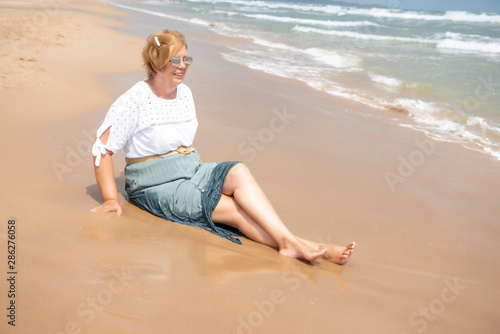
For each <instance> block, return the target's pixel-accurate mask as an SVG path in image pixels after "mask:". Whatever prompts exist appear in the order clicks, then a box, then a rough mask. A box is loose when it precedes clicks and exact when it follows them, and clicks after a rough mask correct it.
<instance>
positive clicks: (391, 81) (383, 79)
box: [368, 72, 403, 87]
mask: <svg viewBox="0 0 500 334" xmlns="http://www.w3.org/2000/svg"><path fill="white" fill-rule="evenodd" d="M368 76H369V77H370V79H371V80H372V81H373V82H376V83H379V84H383V85H386V86H389V87H399V86H401V85H402V84H403V82H402V81H401V80H399V79H396V78H392V77H387V76H384V75H379V74H375V73H372V72H368Z"/></svg>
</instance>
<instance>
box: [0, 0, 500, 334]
mask: <svg viewBox="0 0 500 334" xmlns="http://www.w3.org/2000/svg"><path fill="white" fill-rule="evenodd" d="M79 3H81V2H78V1H72V2H68V5H71V4H73V5H74V6H75V7H77V6H79V5H78V4H79ZM93 4H94V5H95V6H96V7H94V8H95V9H93V10H92V9H88V12H94V13H96V15H90V14H88V13H80V12H70V13H68V14H69V16H70V17H71V18H72V20H71V22H72V23H73V24H75V23H80V25H81V26H80V27H81V28H82V29H84V28H85V29H90V30H89V31H88V32H87V33H88V35H86V36H88V37H89V38H90V37H92V36H94V37H99V38H95V39H94V40H93V42H94V43H95V44H93V47H92V50H100V51H99V52H103V55H102V58H100V61H98V60H99V59H98V60H96V61H92V62H89V59H94V58H93V57H95V56H96V54H95V52H92V50H88V49H89V45H88V44H87V43H85V42H88V41H85V39H84V38H83V37H81V38H80V39H75V40H74V42H72V43H69V42H68V43H67V44H66V45H65V46H61V47H60V48H59V47H57V46H56V47H57V49H53V50H56V52H55V54H46V55H43V54H42V55H40V59H41V60H44V59H46V60H47V61H48V62H49V61H52V62H53V64H51V65H46V67H43V63H42V61H41V60H40V61H39V63H40V64H39V66H41V67H43V68H44V69H45V72H44V71H41V74H45V75H47V76H48V77H49V78H50V79H51V80H54V79H56V78H57V79H58V80H54V81H53V82H54V86H48V87H41V88H37V89H32V87H30V86H29V85H28V84H25V86H23V88H19V89H17V88H16V89H10V90H3V91H2V93H1V94H2V96H1V97H2V98H3V101H5V102H4V108H3V110H5V117H6V120H7V121H6V122H5V123H4V124H3V125H1V129H2V130H3V132H2V133H3V134H2V143H3V148H4V150H5V152H6V155H7V156H8V157H9V158H10V159H9V160H8V161H6V162H5V163H4V164H3V166H2V172H3V174H4V175H8V179H6V180H5V184H6V186H7V189H8V191H7V192H8V196H7V195H5V194H4V195H3V196H4V197H3V200H2V204H0V205H1V207H2V212H5V213H7V214H8V215H9V216H10V217H13V218H15V219H16V220H17V221H18V226H19V234H18V238H19V243H20V246H19V252H21V253H20V257H19V258H20V262H19V267H20V269H19V271H20V272H21V273H22V275H23V276H21V280H20V282H23V283H22V285H20V286H19V287H18V288H19V292H20V297H19V299H18V305H19V309H18V310H19V314H23V317H20V318H19V319H18V322H19V327H18V329H22V330H23V332H26V333H29V332H34V331H40V330H43V331H45V332H48V333H51V332H53V333H59V332H61V331H65V330H70V331H71V330H73V331H75V330H77V329H81V330H82V332H89V333H90V332H91V333H115V332H116V333H137V332H150V333H157V332H160V331H163V330H164V329H165V328H169V330H171V331H173V332H178V333H201V332H203V333H221V332H222V333H240V332H244V331H245V330H246V331H247V332H249V331H252V332H256V333H269V332H284V331H290V332H309V331H311V330H314V331H315V332H317V333H331V331H332V329H335V331H344V330H345V331H353V330H355V331H358V332H374V333H375V332H376V333H402V332H410V333H414V332H418V331H420V330H425V329H429V332H435V331H439V332H442V333H457V332H472V331H481V332H484V333H493V332H494V331H495V330H496V327H497V326H496V325H497V323H496V322H497V321H496V313H497V312H496V308H497V304H498V301H499V300H500V291H499V290H498V288H497V284H496V281H497V277H498V274H500V269H498V266H497V265H496V264H498V263H499V260H500V259H499V257H500V249H499V246H498V245H497V242H496V240H497V239H498V230H497V227H496V225H495V223H497V217H498V216H499V215H498V214H499V209H498V208H496V199H497V198H498V194H499V190H498V189H500V177H499V176H498V175H497V174H498V173H497V172H496V171H497V170H498V167H500V166H499V165H500V163H499V162H497V161H494V160H492V159H489V158H488V157H486V156H484V155H483V154H479V153H476V152H472V151H468V150H465V149H463V148H461V147H460V146H459V145H457V144H451V143H443V142H437V141H429V140H430V139H429V138H427V137H425V136H424V135H423V134H422V133H416V132H414V131H412V130H409V129H405V128H402V127H397V126H394V125H391V124H387V123H386V122H384V121H383V120H380V119H376V118H366V117H363V116H362V115H361V114H360V112H359V109H360V108H362V107H361V106H359V104H356V103H352V102H350V101H344V100H342V99H340V98H332V97H331V96H329V95H327V94H324V93H322V92H319V91H315V90H314V89H312V88H309V87H307V86H306V85H305V84H301V83H296V82H291V81H290V80H287V79H283V78H277V77H274V76H271V75H267V74H263V73H260V72H257V71H252V70H250V69H248V68H245V67H244V66H241V65H237V64H234V63H230V62H227V61H226V60H224V59H223V57H222V56H221V54H220V53H221V51H222V50H224V43H225V42H226V40H225V39H224V40H222V41H221V38H220V37H218V36H216V35H214V34H212V33H210V32H209V31H204V30H203V29H200V27H197V26H193V25H189V24H186V23H183V24H181V23H179V22H175V23H172V21H169V20H165V19H162V20H160V19H158V20H156V19H152V18H150V17H146V16H144V15H137V16H134V17H127V16H122V15H125V14H120V13H117V12H115V11H114V9H113V8H110V7H109V6H107V5H104V4H102V3H97V2H93ZM86 6H88V5H86ZM87 8H88V7H87ZM100 11H104V13H107V14H105V16H114V17H115V19H117V20H118V21H111V20H109V18H108V17H106V18H105V19H103V18H102V15H101V14H99V13H100ZM60 14H61V15H60V16H56V17H60V20H61V22H59V23H58V24H55V22H54V25H53V26H51V27H53V28H54V30H55V31H56V32H57V31H58V29H57V27H60V26H62V24H63V23H64V22H66V23H68V22H69V21H64V22H63V21H62V20H63V17H66V13H62V12H61V13H60ZM30 15H31V14H30ZM85 22H87V23H88V24H85ZM90 23H92V24H90ZM94 24H95V25H94ZM165 25H168V26H175V27H176V28H178V29H179V30H180V31H183V32H184V33H185V34H186V38H187V40H188V43H189V51H190V53H191V54H192V55H193V56H194V57H195V62H194V64H193V66H191V68H190V70H189V73H188V75H187V77H186V84H187V85H189V86H190V88H191V89H192V91H193V94H194V98H195V103H196V107H197V113H198V119H199V122H200V128H199V131H198V135H197V138H196V140H195V144H194V146H195V147H197V148H198V149H199V150H200V152H201V156H202V158H203V160H205V161H207V162H208V161H222V160H242V161H244V162H245V163H247V164H248V165H249V167H250V168H251V170H252V172H253V173H254V175H255V176H256V178H257V180H258V181H259V182H260V184H261V185H262V187H263V188H264V190H265V191H266V193H267V195H268V197H269V198H270V199H271V202H272V203H273V204H274V205H275V207H276V209H277V211H278V212H279V213H280V214H281V216H282V217H283V219H284V220H285V222H286V223H287V225H288V226H289V227H290V229H291V230H292V231H293V232H295V233H297V235H300V236H303V237H306V238H310V239H312V240H318V241H320V240H321V241H326V242H332V243H339V244H344V243H347V242H350V241H352V240H354V241H356V242H357V243H358V248H357V250H356V252H355V254H354V255H353V257H352V259H351V260H350V261H349V263H348V264H347V265H346V266H342V267H340V266H335V265H330V264H329V263H320V265H318V266H311V265H308V264H306V263H303V262H300V261H295V260H291V259H287V258H284V257H282V256H280V255H279V254H277V252H276V251H275V250H274V249H272V248H269V247H265V246H262V245H258V244H256V243H254V242H251V241H249V240H243V245H242V246H238V245H233V244H230V243H228V242H227V241H225V240H223V239H222V238H218V237H217V236H212V235H211V234H209V233H208V232H205V231H202V230H200V229H195V228H189V227H185V226H181V225H179V224H174V223H167V222H164V221H163V220H161V219H158V218H156V217H153V216H151V215H149V214H146V213H144V212H142V211H141V210H139V209H138V208H136V207H134V206H133V205H131V204H130V203H126V202H125V198H122V199H121V200H122V203H123V204H124V205H123V209H124V215H123V216H122V217H120V218H117V217H116V216H115V215H112V214H108V215H106V214H103V213H99V212H98V213H95V214H90V213H88V210H90V209H91V208H92V207H93V206H95V205H97V203H99V201H100V195H99V192H98V189H97V186H96V185H95V180H94V176H93V170H92V159H91V156H90V147H89V146H86V145H90V141H91V138H92V134H91V133H92V131H94V132H95V129H97V127H98V126H99V125H100V122H101V121H102V119H103V118H104V116H105V113H106V111H107V108H109V106H110V105H111V103H112V102H113V101H114V100H115V99H116V98H117V97H118V96H119V95H120V94H121V92H122V91H123V90H122V87H126V88H125V89H128V87H130V86H131V85H133V84H134V83H135V82H136V81H138V80H142V79H143V78H144V76H145V75H144V74H143V73H142V72H139V71H142V69H141V68H140V61H137V60H136V59H137V58H136V57H135V56H133V55H134V53H133V52H136V51H137V50H139V53H138V54H137V56H139V55H140V49H141V48H142V44H143V37H145V36H143V35H145V34H148V35H149V34H150V33H153V32H155V31H156V30H159V28H158V29H152V28H151V27H156V26H158V27H160V26H165ZM105 26H106V27H107V28H105ZM109 26H111V27H112V28H109ZM116 30H119V31H122V32H124V31H125V32H127V35H125V34H123V33H121V32H116ZM56 36H57V35H56ZM141 36H142V37H141ZM53 37H54V36H53V35H52V36H51V38H53ZM138 37H140V38H138ZM89 40H90V39H89ZM110 41H113V43H115V44H113V45H112V46H110V45H109V43H110ZM32 47H33V48H35V47H36V45H32ZM85 50H86V51H87V52H84V51H85ZM33 51H36V50H33ZM40 52H42V51H40ZM75 52H80V54H79V56H78V57H74V58H71V57H69V55H71V54H74V53H75ZM106 52H112V53H113V54H115V55H116V56H114V57H112V56H109V54H108V53H106ZM123 54H125V55H126V56H125V57H120V55H123ZM35 55H36V53H35ZM121 58H124V59H123V61H124V63H120V62H118V61H117V59H121ZM37 59H38V58H37ZM64 59H72V61H71V62H68V63H67V64H65V63H64ZM103 61H105V63H106V66H104V65H103V64H102V62H103ZM54 62H56V64H54ZM96 63H100V64H101V65H103V66H102V67H98V66H96ZM75 65H78V66H80V67H81V68H79V69H78V66H75ZM68 69H73V70H76V69H78V71H79V72H78V75H80V76H87V79H85V80H83V81H82V83H81V85H78V86H72V85H71V83H73V82H74V81H72V78H73V76H74V75H75V73H74V72H72V71H69V70H68ZM107 71H109V72H111V73H117V74H116V75H115V74H111V76H109V75H108V74H104V73H109V72H107ZM125 72H126V73H125ZM28 73H30V72H29V71H28ZM118 73H125V74H118ZM103 76H104V77H103ZM51 82H52V81H51ZM55 83H57V85H56V84H55ZM54 87H57V88H59V89H58V90H57V91H54ZM60 91H62V92H64V93H65V95H66V94H67V96H65V97H64V99H62V98H61V97H60V95H61V94H59V93H60ZM82 92H83V93H85V94H82ZM95 94H98V95H97V97H96V99H95V100H91V101H90V99H89V98H88V96H89V95H91V96H94V95H95ZM28 97H29V98H28ZM73 105H76V106H75V107H74V108H72V106H73ZM36 106H38V109H37V110H36V111H35V112H30V111H32V110H33V109H34V107H36ZM367 111H368V112H369V110H367ZM19 124H25V126H26V128H27V130H28V131H27V133H25V134H24V133H23V134H22V135H19V134H18V132H19V129H18V128H17V126H18V125H19ZM94 135H95V133H94ZM11 138H18V139H17V140H15V141H14V142H13V143H11ZM7 143H9V144H8V145H7ZM84 147H87V148H86V150H87V151H85V149H84ZM27 153H28V154H27ZM114 161H115V177H116V178H117V179H118V182H119V184H118V186H119V192H120V193H121V194H122V195H123V189H121V188H120V187H121V186H123V174H122V171H123V167H124V161H123V159H122V157H121V154H116V155H115V156H114ZM19 162H22V164H20V163H19ZM54 162H56V163H60V164H61V165H64V166H66V167H67V168H69V169H71V170H67V169H63V170H64V171H66V172H65V173H63V174H61V176H62V181H60V180H59V179H58V176H57V173H55V172H54V169H53V165H54ZM61 168H64V167H61ZM388 172H389V173H392V175H391V176H390V177H392V180H393V182H392V183H390V182H388V181H387V177H386V175H387V173H388ZM391 184H392V188H391ZM26 208H29V210H27V209H26ZM0 235H1V236H2V238H3V239H4V238H5V236H6V233H5V232H4V231H3V230H2V231H0ZM4 240H5V239H4ZM478 253H479V254H481V256H479V257H478V255H477V254H478ZM21 269H22V270H23V271H21ZM28 277H32V278H33V279H31V280H29V279H28ZM5 284H6V282H4V283H2V285H0V287H1V288H2V291H6V290H5V287H4V286H5ZM442 296H445V298H444V299H443V297H442ZM2 300H4V299H2ZM89 300H90V301H93V304H92V302H89ZM47 301H51V302H50V303H47ZM93 305H95V306H93ZM422 310H427V312H428V313H427V314H429V312H430V316H432V320H430V319H431V318H430V316H429V317H427V318H426V314H425V313H422V312H423V311H422ZM332 313H335V314H336V315H337V316H336V317H331V314H332ZM193 314H196V319H197V320H198V321H193V320H194V319H195V317H194V316H193ZM206 323H210V328H207V326H206ZM1 326H5V324H4V323H2V325H1ZM424 327H425V328H424ZM2 328H4V327H2ZM7 328H8V327H7ZM8 330H12V328H8ZM12 332H14V331H13V330H12Z"/></svg>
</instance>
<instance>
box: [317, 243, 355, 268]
mask: <svg viewBox="0 0 500 334" xmlns="http://www.w3.org/2000/svg"><path fill="white" fill-rule="evenodd" d="M322 246H324V247H326V253H325V255H324V256H323V259H325V260H327V261H330V262H333V263H336V264H345V263H346V262H347V260H349V257H350V256H351V254H352V252H353V251H354V248H356V243H355V242H351V243H350V244H349V245H347V246H346V247H342V246H337V245H322Z"/></svg>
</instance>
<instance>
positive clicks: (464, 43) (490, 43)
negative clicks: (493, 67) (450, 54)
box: [437, 31, 500, 53]
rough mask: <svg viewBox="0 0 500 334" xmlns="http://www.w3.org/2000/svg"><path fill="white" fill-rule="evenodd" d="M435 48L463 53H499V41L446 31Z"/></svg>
mask: <svg viewBox="0 0 500 334" xmlns="http://www.w3.org/2000/svg"><path fill="white" fill-rule="evenodd" d="M437 48H438V49H453V50H459V51H465V52H480V53H500V39H498V38H491V37H488V36H481V35H470V34H469V35H466V34H460V33H455V32H449V31H448V32H446V33H445V34H444V38H442V39H441V41H439V42H438V44H437Z"/></svg>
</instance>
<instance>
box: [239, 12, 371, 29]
mask: <svg viewBox="0 0 500 334" xmlns="http://www.w3.org/2000/svg"><path fill="white" fill-rule="evenodd" d="M242 15H243V16H246V17H250V18H254V19H261V20H269V21H276V22H284V23H297V24H308V25H320V26H327V27H360V26H379V24H377V23H373V22H369V21H331V20H313V19H301V18H296V17H287V16H274V15H267V14H242Z"/></svg>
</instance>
